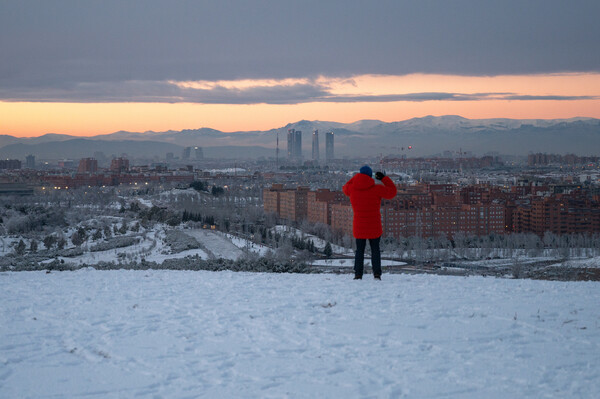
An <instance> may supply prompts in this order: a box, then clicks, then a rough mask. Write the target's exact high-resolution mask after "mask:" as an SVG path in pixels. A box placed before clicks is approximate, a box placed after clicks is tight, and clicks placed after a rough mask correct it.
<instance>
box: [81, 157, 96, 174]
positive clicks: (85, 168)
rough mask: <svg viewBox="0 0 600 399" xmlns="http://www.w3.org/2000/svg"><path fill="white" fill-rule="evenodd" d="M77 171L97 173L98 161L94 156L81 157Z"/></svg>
mask: <svg viewBox="0 0 600 399" xmlns="http://www.w3.org/2000/svg"><path fill="white" fill-rule="evenodd" d="M77 173H98V161H97V160H96V159H95V158H83V159H81V160H80V161H79V167H78V168H77Z"/></svg>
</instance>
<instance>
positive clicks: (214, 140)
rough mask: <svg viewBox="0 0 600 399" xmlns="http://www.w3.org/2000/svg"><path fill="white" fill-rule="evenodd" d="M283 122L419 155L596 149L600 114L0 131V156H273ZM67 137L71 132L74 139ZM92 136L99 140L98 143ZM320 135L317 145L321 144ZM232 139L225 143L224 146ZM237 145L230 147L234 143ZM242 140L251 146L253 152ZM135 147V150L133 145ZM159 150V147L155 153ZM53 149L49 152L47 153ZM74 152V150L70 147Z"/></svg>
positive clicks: (343, 144) (367, 151) (346, 142)
mask: <svg viewBox="0 0 600 399" xmlns="http://www.w3.org/2000/svg"><path fill="white" fill-rule="evenodd" d="M289 129H295V130H300V131H302V135H303V137H304V139H303V141H302V144H303V149H304V151H305V152H306V154H309V153H310V150H311V145H312V140H311V136H312V132H313V131H314V130H318V131H319V132H320V133H321V134H322V135H323V136H324V133H325V132H327V131H332V132H333V133H334V134H335V154H336V157H344V156H365V155H367V156H368V155H376V154H390V153H393V152H394V151H395V150H394V148H396V147H398V148H402V147H408V146H409V145H410V146H412V148H413V150H412V155H414V156H426V155H431V154H435V153H439V152H442V151H444V150H458V149H462V150H463V151H471V152H473V153H474V154H483V153H486V152H489V151H496V152H500V153H505V154H516V155H525V154H527V153H528V152H554V153H568V152H571V153H575V154H580V155H592V154H597V150H596V149H597V148H600V120H598V119H593V118H571V119H502V118H496V119H467V118H463V117H461V116H456V115H445V116H426V117H423V118H412V119H408V120H405V121H399V122H389V123H388V122H383V121H379V120H360V121H356V122H353V123H340V122H329V121H308V120H301V121H298V122H294V123H289V124H287V125H285V126H282V127H279V128H275V129H271V130H267V131H240V132H221V131H219V130H215V129H210V128H201V129H188V130H182V131H166V132H153V131H148V132H143V133H136V132H125V131H121V132H116V133H111V134H106V135H98V136H94V137H87V138H81V137H74V136H67V135H51V134H48V135H44V136H40V137H36V138H17V137H13V136H0V156H3V157H12V158H23V157H25V156H26V155H27V154H34V155H37V156H38V157H40V158H44V157H47V155H49V154H46V153H47V152H48V151H49V150H50V148H52V145H50V144H51V143H55V142H62V143H63V148H70V149H71V150H72V151H71V152H70V154H69V155H65V156H70V157H76V156H91V155H92V154H93V152H94V151H98V150H97V149H94V148H97V147H99V146H102V147H103V148H104V149H103V150H104V151H108V153H111V151H113V147H114V151H113V152H114V153H121V152H124V150H123V145H125V144H124V143H133V144H132V145H133V146H134V147H135V146H136V144H135V143H139V142H141V141H142V142H155V143H167V144H170V145H171V147H169V149H168V150H167V149H166V147H165V148H160V145H159V146H147V147H152V153H148V154H147V155H148V156H159V157H164V156H165V154H166V152H177V151H180V150H181V149H183V147H188V146H201V147H221V148H223V149H224V151H223V153H224V154H226V155H227V156H228V157H230V158H242V157H250V156H252V157H256V156H265V157H269V156H274V155H275V151H274V150H275V147H276V142H277V136H278V135H279V148H280V149H283V148H284V147H285V143H286V140H287V132H288V130H289ZM73 140H77V141H75V142H73ZM99 142H102V143H103V144H102V145H101V144H100V143H99ZM324 145H325V144H324V138H322V139H321V146H322V147H324ZM228 147H231V148H228ZM234 147H237V148H234ZM244 147H253V148H254V150H253V152H252V155H249V152H248V151H246V150H245V148H244ZM136 152H140V151H139V150H136ZM162 152H165V153H162ZM53 154H54V153H53ZM77 154H80V155H77Z"/></svg>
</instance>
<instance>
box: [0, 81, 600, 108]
mask: <svg viewBox="0 0 600 399" xmlns="http://www.w3.org/2000/svg"><path fill="white" fill-rule="evenodd" d="M0 99H4V100H6V101H38V102H39V101H43V102H67V101H68V102H164V103H182V102H186V103H202V104H261V103H266V104H299V103H307V102H329V103H353V102H395V101H407V102H423V101H485V100H520V101H528V100H554V101H560V100H593V99H598V97H594V96H531V95H518V94H515V93H445V92H435V93H431V92H430V93H408V94H387V95H340V94H334V93H332V92H331V91H330V89H329V87H328V86H327V85H325V84H319V83H301V84H290V85H285V84H280V85H272V86H257V87H249V88H243V89H241V88H227V87H223V86H219V85H217V86H214V87H212V88H208V89H198V88H189V87H181V86H180V85H178V84H175V83H171V82H153V81H128V82H102V83H80V84H77V85H72V86H71V87H68V88H44V89H31V88H26V89H19V90H15V89H12V90H6V89H3V88H0Z"/></svg>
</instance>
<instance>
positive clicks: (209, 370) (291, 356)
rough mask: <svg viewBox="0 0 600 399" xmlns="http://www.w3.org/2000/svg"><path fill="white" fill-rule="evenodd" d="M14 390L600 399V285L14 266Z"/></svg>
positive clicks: (99, 394)
mask: <svg viewBox="0 0 600 399" xmlns="http://www.w3.org/2000/svg"><path fill="white" fill-rule="evenodd" d="M0 303H1V304H2V306H0V397H2V398H66V397H68V398H82V397H86V398H122V397H128V398H129V397H138V396H139V397H148V398H198V397H207V398H230V397H247V398H268V397H277V398H280V397H293V398H315V397H319V398H356V397H376V398H380V397H381V398H399V397H406V398H440V397H453V398H455V397H460V398H522V397H532V398H542V397H553V398H596V397H600V384H598V381H600V309H599V308H598V303H600V283H597V282H576V283H574V282H568V283H566V282H549V281H533V280H510V279H493V278H483V277H468V278H464V277H444V276H433V275H400V274H393V275H390V274H384V276H383V281H374V280H373V279H369V278H367V279H365V280H360V281H354V280H352V279H351V275H330V274H309V275H301V274H296V275H292V274H261V273H234V272H188V271H183V272H177V271H163V270H161V271H124V270H119V271H95V270H93V269H82V270H78V271H74V272H52V273H50V274H46V273H44V272H18V273H15V272H5V273H0Z"/></svg>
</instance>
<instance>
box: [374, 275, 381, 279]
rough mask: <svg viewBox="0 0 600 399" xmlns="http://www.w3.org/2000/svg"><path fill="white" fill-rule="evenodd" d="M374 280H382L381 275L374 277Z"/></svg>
mask: <svg viewBox="0 0 600 399" xmlns="http://www.w3.org/2000/svg"><path fill="white" fill-rule="evenodd" d="M373 278H375V280H381V276H379V275H375V276H373Z"/></svg>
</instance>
